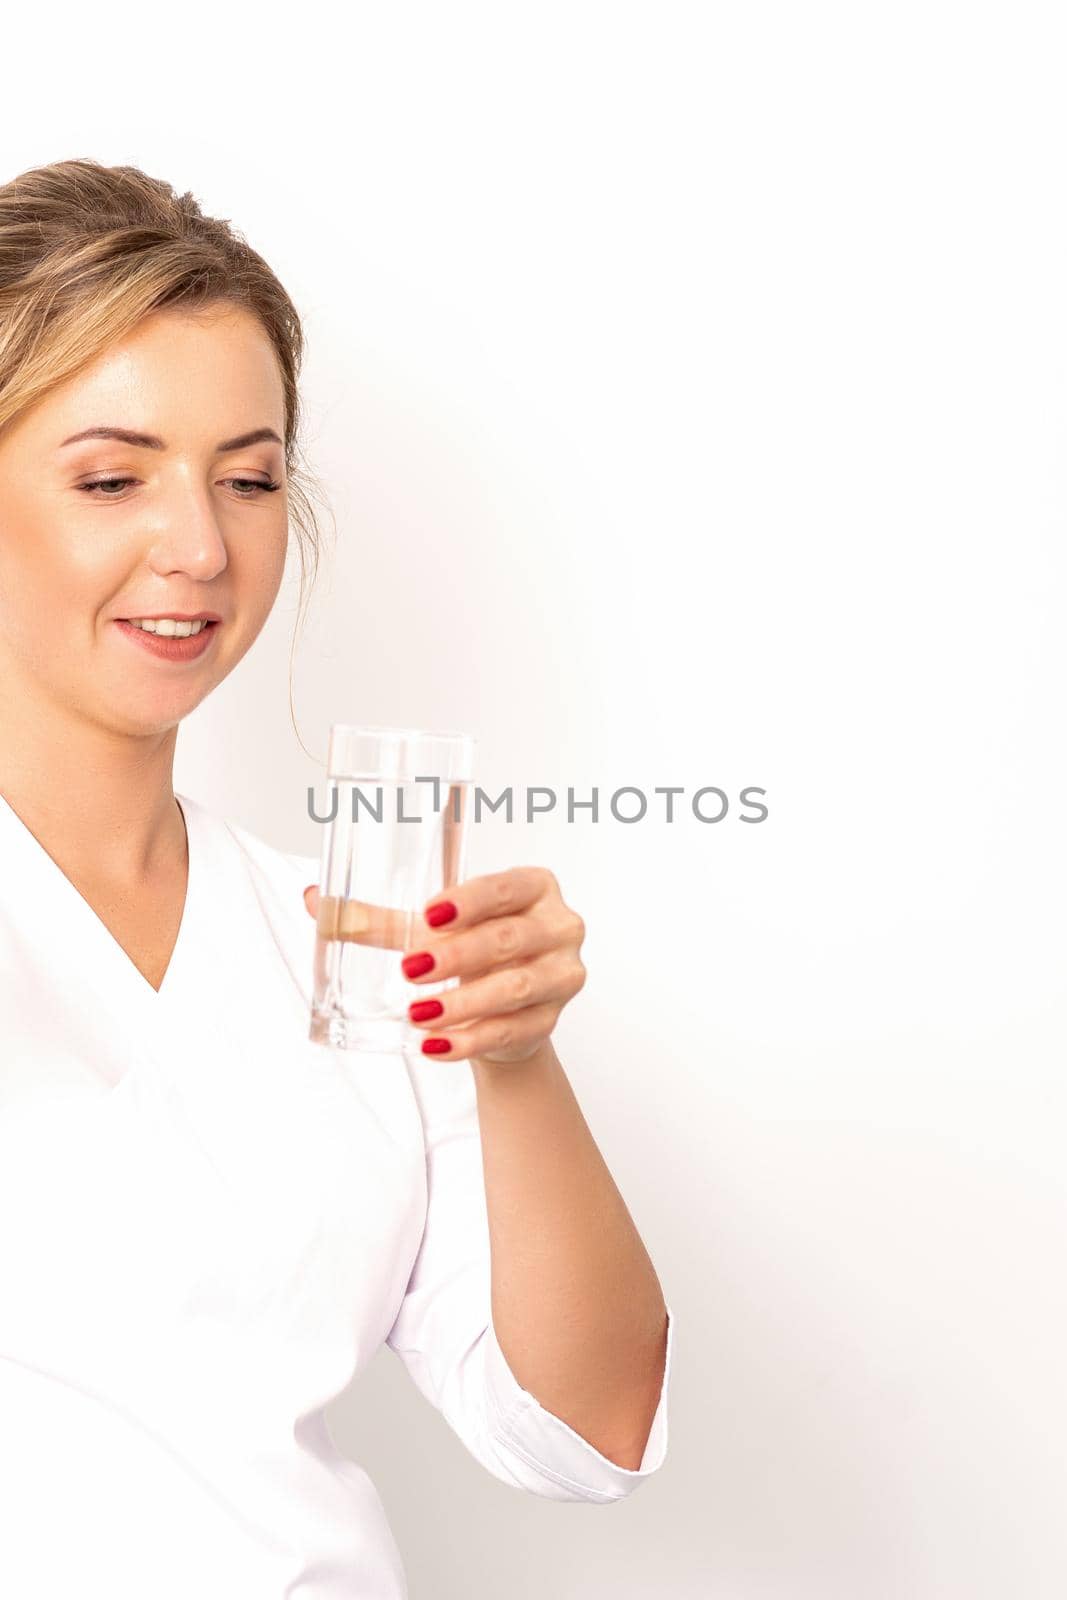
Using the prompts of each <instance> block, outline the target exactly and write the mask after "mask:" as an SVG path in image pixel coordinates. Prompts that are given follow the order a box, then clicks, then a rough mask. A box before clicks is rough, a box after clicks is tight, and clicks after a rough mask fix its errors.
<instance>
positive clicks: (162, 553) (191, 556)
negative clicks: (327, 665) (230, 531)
mask: <svg viewBox="0 0 1067 1600" xmlns="http://www.w3.org/2000/svg"><path fill="white" fill-rule="evenodd" d="M228 559H229V556H228V553H227V550H226V541H225V539H224V538H223V535H222V531H221V529H220V528H219V521H218V517H217V516H216V514H215V509H214V507H213V506H212V504H211V500H210V497H209V495H208V493H207V491H206V490H202V489H200V488H199V487H197V486H196V485H193V484H187V485H185V487H184V488H183V489H182V490H181V491H177V490H176V491H175V492H174V494H173V495H172V496H171V498H170V501H169V502H168V504H167V507H166V509H165V510H162V511H161V512H160V517H159V522H158V524H157V526H156V528H155V530H154V532H153V534H152V539H151V547H150V549H149V554H148V564H149V566H150V567H151V569H152V571H153V572H158V573H159V574H160V576H161V577H167V576H169V575H170V574H171V573H174V572H183V573H187V574H188V575H189V577H191V578H195V579H196V580H197V581H198V582H199V583H208V582H210V580H211V579H212V578H215V577H217V576H218V574H219V573H220V572H222V571H223V570H224V568H225V566H226V564H227V561H228Z"/></svg>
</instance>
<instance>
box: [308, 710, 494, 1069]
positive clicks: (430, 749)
mask: <svg viewBox="0 0 1067 1600" xmlns="http://www.w3.org/2000/svg"><path fill="white" fill-rule="evenodd" d="M475 744H476V741H475V740H474V739H473V738H471V737H470V735H468V734H462V733H429V732H425V731H423V730H422V729H419V728H383V727H374V726H367V727H354V726H352V725H351V724H348V723H335V724H334V725H333V727H332V728H331V729H330V745H329V755H328V758H327V763H326V766H327V779H326V785H327V794H326V803H325V808H323V807H321V806H320V807H319V808H318V809H319V811H320V812H321V811H322V810H323V809H325V813H326V816H327V817H328V818H329V820H328V821H326V822H324V823H323V824H322V828H323V838H322V857H321V866H320V871H319V912H318V918H317V921H316V929H315V972H314V984H313V994H312V1005H311V1029H310V1035H309V1037H310V1038H311V1039H312V1040H314V1041H315V1042H316V1043H318V1044H326V1045H334V1046H337V1047H339V1048H341V1049H344V1050H368V1051H382V1050H386V1051H390V1050H395V1051H401V1052H402V1051H404V1050H407V1049H419V1048H420V1047H421V1042H422V1039H423V1038H424V1037H425V1034H424V1033H423V1032H422V1031H421V1030H419V1029H417V1028H415V1027H414V1026H413V1025H412V1023H411V1022H410V1020H409V1019H408V1005H409V1004H410V1002H411V1001H412V1000H413V999H424V998H427V997H428V996H430V995H433V994H440V993H442V992H443V991H444V990H446V989H451V988H454V987H455V986H456V984H457V983H458V982H459V980H458V979H457V978H452V979H446V980H445V981H443V982H440V983H436V984H434V983H420V984H419V985H418V986H417V987H416V986H414V985H413V984H412V983H411V981H410V979H408V978H406V977H405V976H404V973H403V971H402V970H401V966H400V954H401V952H402V951H404V950H412V949H418V948H419V947H420V945H421V943H422V940H423V939H424V937H425V936H426V935H427V934H428V933H429V932H430V929H429V928H428V927H427V925H426V923H425V920H424V919H423V917H422V911H423V908H424V906H425V905H426V902H427V901H428V900H431V899H433V898H434V897H435V896H437V895H439V894H441V893H442V892H443V891H444V890H445V889H448V888H450V887H451V886H453V885H455V884H458V883H461V882H462V881H463V876H464V872H465V870H466V846H467V840H468V836H469V830H468V827H467V821H468V816H467V814H468V809H469V797H470V792H471V785H472V782H473V775H474V749H475Z"/></svg>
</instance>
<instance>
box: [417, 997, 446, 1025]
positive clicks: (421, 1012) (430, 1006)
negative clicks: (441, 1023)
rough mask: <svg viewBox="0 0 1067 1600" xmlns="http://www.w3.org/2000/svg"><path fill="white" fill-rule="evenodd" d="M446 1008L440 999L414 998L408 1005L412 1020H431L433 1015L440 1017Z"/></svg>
mask: <svg viewBox="0 0 1067 1600" xmlns="http://www.w3.org/2000/svg"><path fill="white" fill-rule="evenodd" d="M444 1009H445V1008H444V1006H443V1005H442V1004H441V1002H440V1000H413V1001H412V1002H411V1004H410V1005H409V1006H408V1016H409V1017H410V1018H411V1020H412V1022H429V1020H430V1018H431V1017H439V1016H440V1015H441V1013H442V1011H443V1010H444Z"/></svg>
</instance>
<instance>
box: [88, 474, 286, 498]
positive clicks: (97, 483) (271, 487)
mask: <svg viewBox="0 0 1067 1600" xmlns="http://www.w3.org/2000/svg"><path fill="white" fill-rule="evenodd" d="M136 481H137V480H136V478H94V479H93V481H92V483H79V484H78V485H77V487H78V490H79V492H80V493H81V494H85V495H89V496H90V498H96V499H100V500H118V499H119V498H120V496H119V495H117V494H102V495H97V496H93V495H92V491H93V490H94V489H99V488H100V487H101V485H103V484H115V483H136ZM223 482H224V483H249V484H251V485H252V487H253V488H254V489H262V490H263V492H264V494H274V493H275V491H276V490H278V489H280V488H281V484H280V483H274V482H271V483H260V482H259V480H258V478H224V479H223ZM237 498H238V500H254V499H255V498H256V497H255V495H254V494H239V495H238V496H237Z"/></svg>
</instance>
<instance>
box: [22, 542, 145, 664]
mask: <svg viewBox="0 0 1067 1600" xmlns="http://www.w3.org/2000/svg"><path fill="white" fill-rule="evenodd" d="M127 568H128V561H127V560H125V559H124V558H123V554H122V551H120V550H119V549H117V548H116V547H115V545H114V543H113V542H112V541H107V540H101V539H100V538H95V539H94V538H92V537H90V536H89V535H88V534H84V533H82V534H79V533H78V532H76V531H73V530H71V529H70V528H64V527H62V526H61V525H60V524H58V523H57V522H55V521H53V520H51V519H41V518H39V519H37V521H36V522H33V521H28V522H22V523H20V524H19V528H18V535H17V537H12V536H11V534H10V531H9V530H8V529H5V530H4V536H3V538H2V539H0V618H2V625H3V629H4V632H5V634H6V635H7V637H8V638H9V639H11V638H19V637H22V636H23V635H24V634H32V635H33V636H37V635H38V634H39V624H40V621H41V619H42V618H47V619H48V621H49V637H50V639H51V642H52V645H53V647H54V648H61V647H62V641H63V640H66V641H67V642H68V643H73V642H75V641H79V642H81V641H83V640H84V639H89V638H91V636H92V633H93V630H94V628H95V626H96V620H97V617H98V615H99V613H100V612H101V611H102V610H103V609H105V608H106V606H107V604H108V601H109V600H110V598H111V596H112V595H113V594H114V593H115V592H116V590H117V589H118V588H119V587H120V586H121V584H122V582H123V579H124V577H125V574H126V572H127Z"/></svg>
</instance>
